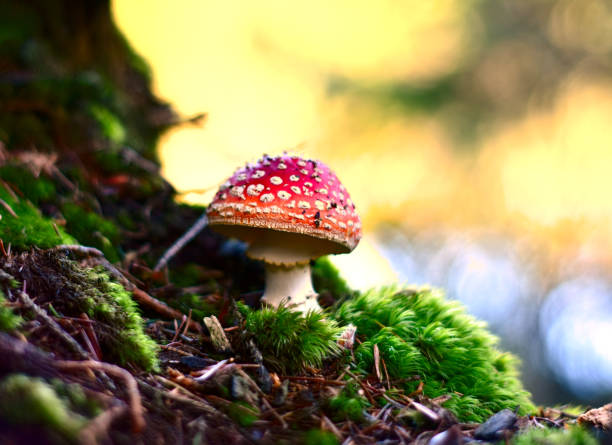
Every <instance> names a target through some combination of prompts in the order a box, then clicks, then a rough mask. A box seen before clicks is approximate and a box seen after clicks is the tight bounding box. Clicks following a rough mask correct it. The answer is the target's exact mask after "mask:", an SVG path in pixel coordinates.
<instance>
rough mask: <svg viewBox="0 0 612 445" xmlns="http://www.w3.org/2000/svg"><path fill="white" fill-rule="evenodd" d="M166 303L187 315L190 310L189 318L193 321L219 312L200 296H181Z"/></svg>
mask: <svg viewBox="0 0 612 445" xmlns="http://www.w3.org/2000/svg"><path fill="white" fill-rule="evenodd" d="M166 302H167V303H168V304H169V305H170V306H172V307H173V308H175V309H178V310H179V311H181V312H183V313H184V314H188V313H189V310H191V318H192V319H194V320H201V319H202V318H204V317H208V316H209V315H213V314H216V313H217V312H218V311H219V308H218V307H216V306H214V305H212V304H210V303H208V302H206V301H205V300H204V299H203V298H202V296H201V295H197V294H183V295H180V296H178V297H177V298H175V299H172V300H166Z"/></svg>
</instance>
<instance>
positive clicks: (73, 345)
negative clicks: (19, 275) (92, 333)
mask: <svg viewBox="0 0 612 445" xmlns="http://www.w3.org/2000/svg"><path fill="white" fill-rule="evenodd" d="M8 292H9V294H11V293H12V292H13V291H11V290H9V291H8ZM14 292H15V293H16V294H17V297H18V298H19V299H20V300H21V302H22V303H23V304H24V305H25V307H27V308H28V309H30V310H32V311H33V312H34V313H35V314H36V316H37V317H39V318H41V319H42V320H43V321H44V322H45V323H46V325H47V326H48V327H49V329H51V331H53V332H54V333H55V334H56V335H57V336H58V337H60V338H61V339H62V340H63V341H64V342H65V343H66V345H67V346H68V347H69V348H70V349H71V350H72V351H73V352H74V353H75V354H77V356H78V357H79V358H81V359H84V360H88V359H89V358H90V357H89V354H88V353H87V352H86V351H85V349H83V347H82V346H81V345H80V344H79V343H78V342H77V341H76V340H75V339H74V338H72V336H71V335H70V334H68V333H67V332H66V331H64V329H62V327H61V326H60V325H59V323H58V322H57V321H55V320H54V319H53V318H51V316H50V315H49V314H47V312H45V310H44V309H42V308H41V307H40V306H38V305H37V304H36V303H34V301H32V299H31V298H30V296H29V295H28V294H26V293H25V292H24V291H22V290H17V291H14Z"/></svg>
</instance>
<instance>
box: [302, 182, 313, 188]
mask: <svg viewBox="0 0 612 445" xmlns="http://www.w3.org/2000/svg"><path fill="white" fill-rule="evenodd" d="M304 187H312V182H305V183H304Z"/></svg>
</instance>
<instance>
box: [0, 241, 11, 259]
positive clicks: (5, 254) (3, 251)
mask: <svg viewBox="0 0 612 445" xmlns="http://www.w3.org/2000/svg"><path fill="white" fill-rule="evenodd" d="M0 250H2V255H4V256H5V257H8V256H9V254H8V253H7V251H6V249H5V248H4V241H2V239H1V238H0Z"/></svg>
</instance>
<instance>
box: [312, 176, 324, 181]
mask: <svg viewBox="0 0 612 445" xmlns="http://www.w3.org/2000/svg"><path fill="white" fill-rule="evenodd" d="M314 180H315V181H317V182H321V181H322V179H321V178H320V177H318V176H314Z"/></svg>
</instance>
